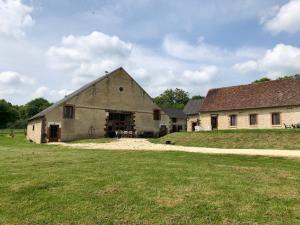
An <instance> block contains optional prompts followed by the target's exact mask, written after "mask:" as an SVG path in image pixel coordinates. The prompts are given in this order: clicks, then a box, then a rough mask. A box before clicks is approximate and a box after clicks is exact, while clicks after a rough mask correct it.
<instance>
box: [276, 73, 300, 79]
mask: <svg viewBox="0 0 300 225" xmlns="http://www.w3.org/2000/svg"><path fill="white" fill-rule="evenodd" d="M297 77H300V74H295V75H285V76H281V77H278V79H277V80H285V79H289V78H297Z"/></svg>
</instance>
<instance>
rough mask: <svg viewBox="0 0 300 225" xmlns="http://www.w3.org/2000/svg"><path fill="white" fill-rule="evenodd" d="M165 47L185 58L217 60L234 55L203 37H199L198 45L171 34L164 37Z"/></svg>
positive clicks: (168, 51) (168, 50)
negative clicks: (205, 40)
mask: <svg viewBox="0 0 300 225" xmlns="http://www.w3.org/2000/svg"><path fill="white" fill-rule="evenodd" d="M163 49H164V50H165V51H166V52H167V53H168V54H169V55H171V56H173V57H176V58H179V59H185V60H195V61H199V60H205V61H216V60H221V59H223V60H224V59H225V58H228V57H232V53H231V52H229V51H227V50H226V49H222V48H219V47H217V46H214V45H210V44H207V43H205V42H204V38H203V37H200V38H199V39H198V43H197V44H196V45H191V44H189V43H187V42H186V41H183V40H180V39H178V38H176V37H172V36H170V35H169V36H167V37H165V38H164V41H163Z"/></svg>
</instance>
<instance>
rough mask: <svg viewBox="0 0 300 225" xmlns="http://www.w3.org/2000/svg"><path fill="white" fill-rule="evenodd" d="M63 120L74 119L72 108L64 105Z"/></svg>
mask: <svg viewBox="0 0 300 225" xmlns="http://www.w3.org/2000/svg"><path fill="white" fill-rule="evenodd" d="M64 119H74V106H73V105H65V106H64Z"/></svg>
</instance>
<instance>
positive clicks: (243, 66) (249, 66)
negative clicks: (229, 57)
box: [233, 60, 258, 73]
mask: <svg viewBox="0 0 300 225" xmlns="http://www.w3.org/2000/svg"><path fill="white" fill-rule="evenodd" d="M257 68H258V65H257V62H256V61H253V60H250V61H247V62H244V63H236V64H235V65H234V66H233V69H235V70H236V71H238V72H240V73H248V72H251V71H254V70H257Z"/></svg>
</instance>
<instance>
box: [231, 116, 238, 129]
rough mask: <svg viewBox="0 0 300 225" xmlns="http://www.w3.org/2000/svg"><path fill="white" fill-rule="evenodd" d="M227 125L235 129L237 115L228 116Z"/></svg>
mask: <svg viewBox="0 0 300 225" xmlns="http://www.w3.org/2000/svg"><path fill="white" fill-rule="evenodd" d="M229 124H230V126H231V127H236V125H237V115H230V116H229Z"/></svg>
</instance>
